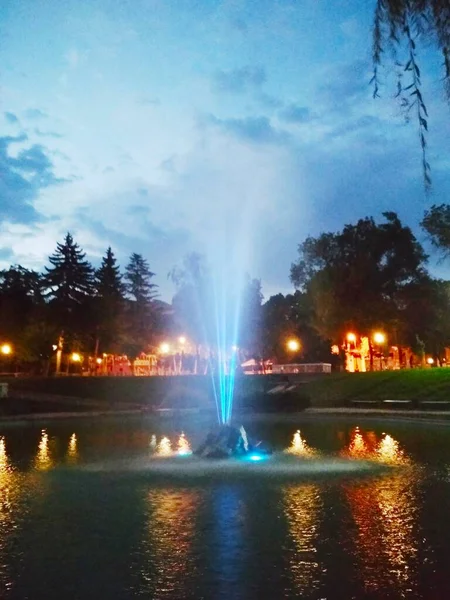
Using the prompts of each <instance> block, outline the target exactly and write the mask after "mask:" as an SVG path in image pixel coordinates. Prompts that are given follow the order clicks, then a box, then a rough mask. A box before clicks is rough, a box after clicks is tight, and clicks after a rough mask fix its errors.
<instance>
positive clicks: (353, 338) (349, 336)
mask: <svg viewBox="0 0 450 600" xmlns="http://www.w3.org/2000/svg"><path fill="white" fill-rule="evenodd" d="M347 341H348V342H352V343H353V344H354V343H355V342H356V335H355V334H354V333H347Z"/></svg>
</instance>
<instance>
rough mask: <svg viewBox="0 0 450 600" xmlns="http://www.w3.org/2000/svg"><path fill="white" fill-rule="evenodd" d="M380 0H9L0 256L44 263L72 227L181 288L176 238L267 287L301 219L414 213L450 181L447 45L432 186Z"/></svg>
mask: <svg viewBox="0 0 450 600" xmlns="http://www.w3.org/2000/svg"><path fill="white" fill-rule="evenodd" d="M373 4H374V2H372V1H367V2H361V1H360V0H345V1H344V0H333V2H330V1H329V0H277V1H275V0H120V1H119V0H65V1H64V2H57V1H56V0H3V1H2V3H1V5H0V57H1V71H0V86H1V87H0V111H1V114H0V267H5V266H8V265H9V264H11V263H21V264H23V265H24V266H28V267H32V268H37V269H40V268H42V267H43V266H44V265H45V264H46V259H47V256H48V255H49V254H50V253H51V252H52V251H53V249H54V247H55V243H56V241H57V240H61V239H62V237H63V236H64V234H65V232H66V231H68V230H70V231H71V232H72V233H73V235H74V236H75V238H76V240H77V241H78V242H79V243H80V244H81V245H82V247H83V248H84V250H85V251H86V252H87V254H88V256H89V258H90V259H91V260H92V262H93V263H94V264H98V263H99V261H100V259H101V256H102V255H103V254H104V251H105V249H106V247H107V246H108V245H111V246H112V248H113V249H114V251H115V252H116V254H117V256H118V258H119V260H120V262H121V264H122V265H123V264H124V263H125V262H126V260H127V257H128V256H129V254H130V253H131V252H133V251H135V252H140V253H142V254H144V255H145V257H146V258H147V259H148V261H149V263H150V266H151V268H152V270H153V271H155V272H156V274H157V277H156V282H157V283H158V284H159V286H160V289H161V296H162V298H163V299H166V300H170V297H171V295H172V293H173V288H172V286H171V283H170V282H169V281H168V279H167V273H168V272H169V271H170V270H171V269H172V268H173V267H174V266H175V265H176V264H180V263H181V261H182V258H183V256H184V255H185V254H187V253H189V252H193V251H199V252H205V253H206V254H207V255H208V256H210V257H212V261H213V262H214V256H216V257H220V260H223V249H224V248H226V249H227V253H228V251H229V249H230V248H232V249H233V251H234V257H235V259H237V260H242V264H244V265H245V268H246V270H248V271H249V272H250V274H251V275H252V276H253V277H258V278H261V280H262V283H263V291H264V294H265V296H266V298H267V297H268V296H270V295H271V294H273V293H276V292H278V291H281V292H284V293H285V292H288V291H290V290H291V286H290V283H289V268H290V264H291V262H292V261H293V260H295V258H296V252H297V245H298V243H299V242H301V241H302V240H303V239H304V238H305V237H306V236H307V235H317V234H318V233H320V232H322V231H324V230H336V229H338V228H341V227H342V226H343V225H344V224H345V223H348V222H353V221H355V220H356V219H357V218H358V217H363V216H366V215H373V216H375V217H379V216H380V215H381V213H382V212H383V211H385V210H395V211H397V212H398V213H399V216H400V217H401V218H402V220H404V221H405V222H406V223H407V224H409V225H411V226H414V227H415V228H417V223H418V222H419V221H420V218H421V216H422V215H423V212H424V210H425V209H426V208H427V207H429V206H430V205H431V204H432V203H440V202H445V201H448V200H449V196H448V190H449V185H450V175H449V166H450V145H449V143H448V139H450V135H449V134H450V126H449V124H450V120H449V116H450V115H449V112H448V111H449V109H448V106H447V105H446V104H445V102H444V100H443V92H442V82H441V81H440V78H441V74H440V72H439V68H438V66H439V57H438V56H434V55H433V53H432V52H430V51H429V50H425V51H424V52H425V53H424V54H423V56H422V59H423V65H424V66H425V67H426V69H425V71H426V75H425V77H424V84H425V85H424V87H425V97H426V101H427V104H428V108H429V112H430V122H429V129H430V133H429V159H430V162H431V165H432V178H433V191H432V195H431V196H430V197H428V198H427V197H425V195H424V188H423V182H422V173H421V164H420V161H421V154H420V147H419V144H418V132H417V128H416V124H415V122H414V120H412V121H411V123H409V124H406V123H405V120H404V118H403V116H402V115H401V112H400V109H399V106H398V103H397V102H396V101H395V100H394V98H393V91H394V88H393V86H392V85H389V82H390V77H391V75H392V73H391V72H390V71H392V66H391V65H388V69H387V70H386V71H385V72H384V73H383V77H384V78H385V80H386V84H387V87H386V88H385V89H382V90H381V91H382V95H383V98H382V99H378V100H373V99H372V90H371V88H370V85H369V81H370V78H371V61H370V57H371V24H372V20H373ZM417 232H418V235H419V239H421V241H423V239H422V238H423V234H422V233H421V232H420V231H419V230H418V229H417ZM218 249H219V250H222V252H220V251H218ZM218 264H219V263H218ZM441 271H442V267H441ZM436 272H437V273H439V272H440V271H439V268H438V269H437V271H436Z"/></svg>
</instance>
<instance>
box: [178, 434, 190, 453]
mask: <svg viewBox="0 0 450 600" xmlns="http://www.w3.org/2000/svg"><path fill="white" fill-rule="evenodd" d="M178 454H180V455H186V454H192V450H191V445H190V444H189V440H188V439H187V437H186V436H185V435H184V433H183V432H181V435H180V437H179V438H178Z"/></svg>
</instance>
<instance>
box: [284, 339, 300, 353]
mask: <svg viewBox="0 0 450 600" xmlns="http://www.w3.org/2000/svg"><path fill="white" fill-rule="evenodd" d="M286 346H287V349H288V350H289V351H290V352H298V351H299V350H300V342H299V341H298V340H296V339H291V340H288V342H287V344H286Z"/></svg>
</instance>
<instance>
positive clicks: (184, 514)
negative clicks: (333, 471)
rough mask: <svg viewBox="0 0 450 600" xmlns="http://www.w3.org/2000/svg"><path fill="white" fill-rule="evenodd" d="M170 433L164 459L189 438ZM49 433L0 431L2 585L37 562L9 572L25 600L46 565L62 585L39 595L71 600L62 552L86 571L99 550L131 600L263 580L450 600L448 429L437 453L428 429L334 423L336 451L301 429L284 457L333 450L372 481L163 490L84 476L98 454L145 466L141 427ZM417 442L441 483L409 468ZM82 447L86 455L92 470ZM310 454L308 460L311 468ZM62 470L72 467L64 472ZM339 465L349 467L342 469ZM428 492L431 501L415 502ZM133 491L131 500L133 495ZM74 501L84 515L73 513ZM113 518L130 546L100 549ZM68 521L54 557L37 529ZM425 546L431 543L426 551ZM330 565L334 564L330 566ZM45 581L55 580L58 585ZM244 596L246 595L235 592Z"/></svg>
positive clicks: (298, 589) (315, 593)
mask: <svg viewBox="0 0 450 600" xmlns="http://www.w3.org/2000/svg"><path fill="white" fill-rule="evenodd" d="M180 430H181V427H180V428H178V429H176V430H175V431H171V430H170V428H169V427H168V428H167V431H165V432H162V431H159V430H158V435H157V440H158V442H160V443H161V440H162V439H163V438H164V437H166V438H167V439H168V440H169V441H170V440H171V448H170V451H171V452H173V453H174V454H175V453H176V452H177V451H178V450H180V449H183V448H184V449H186V447H187V446H186V443H187V441H188V439H195V438H194V437H193V438H191V431H190V430H189V429H188V431H187V433H188V437H185V436H183V437H181V436H180ZM340 430H343V431H342V435H340ZM48 431H49V432H50V434H49V433H48V432H47V430H43V431H37V432H36V430H35V429H34V431H33V432H32V435H29V432H28V431H26V432H25V434H26V435H24V434H23V433H22V434H20V435H19V433H20V432H19V430H18V429H17V430H16V432H13V431H12V430H11V431H9V432H8V431H7V432H6V433H5V435H4V437H0V587H1V586H2V587H1V589H2V590H7V589H8V586H9V585H10V584H11V582H13V583H14V582H15V585H16V587H17V573H18V572H21V569H22V566H23V565H25V567H26V566H27V564H33V565H36V564H38V565H39V569H37V567H33V568H29V569H28V571H27V570H26V568H25V567H24V569H25V570H24V572H25V573H27V572H28V573H30V575H29V580H27V579H26V577H28V576H27V575H26V576H22V575H21V576H20V577H25V579H24V580H23V579H22V580H21V581H22V584H21V585H23V586H24V587H23V590H24V591H23V594H22V597H30V598H34V596H33V589H34V587H33V586H34V585H35V583H36V578H42V581H41V583H40V586H39V587H40V589H45V581H46V577H47V576H46V573H45V572H44V571H45V569H59V570H60V571H61V578H60V579H61V582H62V583H61V586H62V587H61V590H59V591H58V588H55V592H54V595H53V596H51V598H53V597H55V598H56V597H58V593H59V597H69V596H70V594H69V596H67V593H66V594H65V593H64V590H65V591H66V592H67V590H69V592H71V593H72V592H74V590H77V589H78V588H77V585H78V583H77V581H76V580H75V579H73V580H72V579H71V577H74V576H73V573H72V571H71V568H70V565H68V563H67V562H66V556H65V554H64V548H68V549H69V550H68V554H69V556H70V557H71V560H72V561H77V560H79V561H80V562H81V563H82V560H83V559H82V558H79V559H78V558H77V557H78V556H79V552H81V551H86V549H89V552H90V553H91V554H92V562H93V564H94V563H95V561H96V556H97V553H102V556H103V557H104V554H105V553H107V554H109V556H107V558H106V560H104V563H106V564H109V562H110V563H111V565H112V566H111V572H110V573H108V574H107V575H106V576H107V577H108V578H112V579H111V580H112V581H115V578H116V577H118V576H117V573H116V572H115V569H116V565H121V566H122V567H121V568H123V569H124V572H125V573H128V576H129V578H130V580H131V579H132V580H133V583H130V582H129V581H128V582H127V585H128V587H127V590H128V591H129V590H130V589H132V590H133V593H134V594H135V596H138V597H143V598H153V599H155V600H158V599H159V598H164V599H166V598H167V599H170V600H182V599H184V598H186V599H187V598H196V597H204V598H214V597H217V598H228V597H230V598H231V597H233V598H235V597H236V598H237V597H246V598H247V597H248V598H261V597H265V596H264V590H265V588H264V585H267V582H269V580H275V581H277V582H283V585H284V586H285V587H284V588H283V590H281V589H280V592H279V593H275V594H274V595H272V597H274V598H275V597H276V598H280V599H281V598H282V599H283V600H286V599H287V598H299V597H304V598H309V597H312V598H320V597H325V596H327V597H329V598H331V597H333V596H332V595H330V594H328V595H327V594H325V591H329V590H334V589H335V590H340V591H339V592H337V594H338V597H349V598H350V597H364V596H365V595H366V596H370V597H374V598H385V597H392V598H401V597H412V598H428V597H436V598H438V597H439V598H445V597H450V576H447V571H446V569H447V567H446V566H445V565H446V564H447V563H448V558H449V556H450V542H449V539H450V526H449V525H447V514H448V511H449V510H450V481H448V478H447V468H448V464H449V460H448V459H449V458H450V451H449V452H448V456H447V455H445V452H446V450H445V449H446V448H447V447H450V430H449V431H448V432H447V433H445V432H443V433H442V438H441V444H440V445H439V446H437V445H435V438H434V434H433V432H432V431H428V432H427V431H426V430H424V431H423V432H422V433H421V434H420V437H419V436H418V435H417V433H416V432H414V430H412V431H411V432H410V434H409V438H408V435H407V434H405V433H404V430H402V429H401V428H398V429H397V430H395V429H391V428H389V430H386V431H385V433H383V432H382V429H381V428H378V429H377V430H376V431H372V430H368V431H366V430H365V429H363V428H361V429H354V428H349V427H343V426H342V425H337V426H335V427H334V429H332V432H333V436H334V437H333V443H334V447H331V449H330V446H332V444H330V446H328V447H327V446H326V444H325V442H323V440H322V438H321V434H322V432H323V429H322V430H321V429H319V428H317V429H314V426H309V428H308V427H307V426H305V427H302V434H301V435H300V432H298V433H299V435H298V436H296V437H294V443H293V445H292V447H293V448H294V449H297V450H298V451H299V452H298V453H297V454H298V458H297V457H284V459H285V460H293V461H295V462H299V463H301V462H302V456H306V457H308V450H312V448H311V447H310V446H309V445H307V444H306V441H305V440H307V441H308V442H309V441H310V440H311V442H312V443H313V445H314V451H316V449H317V452H318V453H320V455H322V456H325V457H326V456H327V455H328V454H329V453H330V452H331V450H332V451H333V452H334V454H335V455H340V456H345V457H347V458H349V459H351V460H352V461H354V460H355V459H362V460H364V461H374V462H377V463H380V462H381V463H383V464H384V465H387V467H388V468H386V469H384V468H382V469H381V471H382V474H381V475H380V469H378V470H373V474H370V471H369V472H368V473H367V472H366V475H365V476H359V474H358V471H357V470H356V469H355V471H354V473H353V474H351V475H350V474H348V475H347V476H346V477H345V478H339V477H335V478H333V477H332V476H328V475H324V476H323V477H321V478H316V479H314V481H308V480H304V481H299V480H296V481H295V482H293V481H291V480H289V481H290V482H289V483H287V482H286V480H282V481H279V480H275V479H274V480H271V478H270V477H266V478H265V479H264V480H262V481H260V482H259V483H258V482H256V483H254V482H251V481H249V480H248V479H246V478H245V476H244V477H243V478H242V480H241V481H240V483H239V484H236V485H235V484H233V485H229V482H227V480H226V477H227V476H226V474H224V478H223V479H220V478H219V479H216V480H215V481H214V482H209V481H208V480H203V481H201V482H200V484H199V483H198V482H193V481H192V480H190V481H189V483H185V481H184V480H183V481H182V482H181V483H179V485H180V486H182V487H174V486H173V482H172V483H170V482H169V481H165V480H163V481H161V480H159V483H158V485H156V484H155V483H154V480H153V479H152V477H151V476H150V475H148V476H147V475H145V473H144V475H143V474H142V472H141V473H140V474H134V473H131V472H130V473H129V474H125V475H124V474H122V475H121V477H122V479H121V477H116V475H115V473H114V472H112V473H106V474H102V473H97V474H96V473H93V472H88V471H87V470H85V467H86V466H88V465H89V464H92V460H94V461H95V460H102V459H103V457H105V458H107V457H108V456H109V454H110V453H111V455H112V456H114V457H120V456H121V453H123V454H124V456H128V455H127V452H129V453H130V454H129V456H131V457H134V456H136V455H139V456H140V457H142V461H145V460H151V456H150V452H149V443H150V440H151V437H150V436H151V430H149V429H147V430H145V431H144V430H143V429H142V428H141V429H139V430H138V431H137V432H135V431H133V430H131V432H130V430H129V429H128V430H127V429H126V427H125V426H124V427H123V430H122V431H120V432H119V434H118V433H117V432H114V434H113V435H108V432H107V431H105V430H100V431H98V432H96V430H95V428H91V429H89V435H86V434H83V433H82V432H81V430H80V431H78V429H77V430H76V431H77V432H76V433H72V431H71V430H67V429H66V430H65V431H64V432H62V433H61V432H59V430H58V427H57V426H53V427H51V428H50V426H49V430H48ZM294 431H295V429H294V428H293V427H292V428H291V429H290V430H289V431H284V432H283V436H281V435H280V437H279V439H280V440H284V442H280V444H279V448H280V450H281V449H282V443H283V444H284V445H286V441H285V440H286V439H289V437H291V436H292V435H293V434H294ZM304 431H305V433H304ZM328 431H329V430H328ZM21 436H22V437H21ZM330 437H331V435H330ZM418 439H420V447H419V444H418V443H417V440H418ZM268 440H269V441H270V438H269V436H268ZM81 441H82V444H81ZM155 441H156V437H155ZM321 441H322V442H323V443H321ZM444 442H445V443H444ZM25 444H27V445H26V449H24V446H25ZM424 444H427V445H428V446H427V447H428V451H429V453H431V452H434V453H435V460H436V464H439V469H440V470H439V469H438V468H437V467H436V471H437V472H439V473H444V474H445V476H439V478H438V476H437V475H436V476H435V475H434V472H433V469H430V468H428V466H425V467H423V468H419V467H418V466H417V465H418V464H419V463H420V456H421V453H422V454H424V450H423V446H424ZM80 445H81V446H82V453H81V455H80V453H79V451H80ZM99 448H100V449H101V452H100V453H99V452H98V449H99ZM172 449H173V450H172ZM155 450H156V448H155ZM92 451H94V452H93V454H91V456H94V459H91V462H90V459H89V456H90V454H89V453H90V452H92ZM113 451H114V454H112V452H113ZM305 451H306V452H305ZM133 452H134V454H133ZM294 454H295V452H294ZM320 455H319V454H318V455H317V458H318V460H319V461H320V460H321V459H320ZM418 456H419V458H418ZM99 457H100V458H99ZM171 460H172V459H171ZM174 460H178V459H177V458H176V457H175V458H174ZM184 460H189V459H183V458H180V459H179V461H180V464H184V462H183V461H184ZM439 461H440V462H439ZM156 462H162V461H159V460H156ZM67 463H71V464H70V468H68V466H67ZM303 464H305V465H311V462H310V461H309V460H308V461H303ZM351 464H352V465H355V467H356V468H357V467H358V465H357V464H355V463H354V462H352V463H351ZM30 466H32V467H33V468H31V469H30ZM68 482H70V486H71V487H70V486H67V483H68ZM253 485H255V488H253V487H252V486H253ZM109 486H111V487H109ZM424 486H425V487H426V486H428V487H426V489H427V491H429V492H430V494H424V493H423V488H424ZM122 487H123V490H128V492H130V490H131V489H133V490H136V494H135V495H132V494H128V495H127V494H126V493H125V491H123V490H122ZM112 488H114V490H113V491H111V490H112ZM69 489H70V493H69V492H68V491H67V490H69ZM245 490H247V491H245ZM43 491H45V494H44V493H43ZM431 495H433V502H432V503H431V504H429V505H427V504H426V503H427V502H429V496H431ZM137 496H138V497H139V498H140V500H141V502H135V501H134V498H135V497H137ZM113 497H114V499H115V500H114V502H112V498H113ZM130 498H132V499H133V500H132V501H131V502H130ZM447 498H448V500H447ZM99 499H101V501H100V500H99ZM110 499H111V502H110ZM80 500H82V501H83V503H82V504H81V506H83V507H84V508H83V515H81V514H78V511H79V510H80V509H79V506H80V505H79V504H78V502H79V501H80ZM47 502H48V505H47ZM93 503H94V504H95V510H93V511H92V515H97V522H91V521H93V519H94V516H91V515H90V511H89V506H91V505H92V504H93ZM429 506H432V507H433V508H432V510H430V509H429ZM50 507H51V508H50ZM143 507H144V508H143ZM115 511H121V512H120V515H119V516H120V519H122V522H125V523H126V525H127V524H128V523H127V519H129V520H130V529H131V528H132V526H133V524H134V525H135V526H136V532H137V535H136V537H135V538H133V545H132V547H131V545H130V546H126V547H124V548H122V544H121V541H120V539H117V544H111V547H109V546H107V547H105V546H104V545H102V543H101V540H102V539H103V538H102V537H101V536H100V537H98V538H96V537H95V535H96V534H95V531H97V535H99V534H98V532H99V531H100V532H102V535H105V531H106V532H108V535H110V536H111V539H114V536H115V535H116V534H117V532H116V531H115V525H116V515H117V514H118V513H117V512H115ZM55 514H56V516H57V517H58V518H57V519H56V518H55ZM67 514H70V515H71V517H70V518H71V527H65V528H64V529H63V530H62V531H61V542H60V543H59V546H58V547H59V548H62V549H63V551H62V553H60V554H59V553H55V554H52V550H51V548H52V542H50V541H47V537H48V531H53V532H54V534H57V533H58V531H59V527H58V526H57V525H54V524H55V523H61V524H64V523H66V520H65V519H66V515H67ZM99 514H100V515H103V514H104V515H105V517H107V523H108V527H106V526H105V528H104V529H102V528H99V527H98V521H100V523H101V522H102V521H101V517H100V519H99ZM137 517H139V518H137ZM78 519H80V522H83V523H84V527H85V528H84V529H83V531H84V532H85V533H84V537H83V540H82V543H80V542H79V541H78V542H77V541H76V531H77V527H78ZM120 519H118V520H120ZM105 522H106V521H105ZM24 523H26V528H25V526H23V525H24ZM136 523H137V524H138V525H136ZM143 523H144V525H143ZM25 529H26V530H27V531H31V530H32V531H33V535H32V540H34V543H35V546H33V545H29V544H27V543H26V540H27V539H29V538H27V537H26V536H22V532H23V531H24V530H25ZM27 535H28V534H27ZM53 537H55V535H53ZM38 540H39V542H38ZM333 540H334V541H333ZM430 540H434V543H435V546H436V548H437V550H436V549H433V547H432V543H433V542H430ZM41 543H42V544H43V546H40V545H39V544H41ZM77 543H78V544H79V546H78V545H77ZM430 545H431V546H430ZM43 548H44V550H45V551H44V555H45V556H50V557H53V558H52V561H51V564H48V565H47V564H44V562H45V561H44V560H39V559H38V558H36V556H38V557H39V556H41V555H42V554H43V552H42V549H43ZM121 553H122V554H121ZM424 557H432V561H431V560H430V562H429V563H428V564H429V566H426V565H425V563H424V560H425V559H424ZM109 559H110V560H109ZM100 562H101V561H100ZM431 563H432V564H431ZM77 564H78V563H77ZM341 564H344V565H345V566H343V567H342V568H341ZM261 565H264V566H263V567H261ZM331 567H334V568H331ZM41 568H42V571H41V570H40V569H41ZM80 569H81V568H80ZM271 569H273V572H271ZM426 569H428V571H426ZM262 571H263V572H262ZM425 571H426V574H425V575H424V573H425ZM103 575H104V576H105V574H103ZM106 576H105V577H106ZM272 576H273V577H272ZM90 577H93V578H94V579H93V581H92V585H93V589H94V588H95V584H96V582H95V569H93V570H92V572H91V574H90ZM424 577H427V578H428V579H426V580H425V584H424V583H423V582H421V578H424ZM124 579H125V577H124ZM23 581H25V583H23ZM99 581H100V578H99ZM205 581H206V582H207V583H204V582H205ZM350 581H351V582H352V583H351V585H350V583H348V582H350ZM436 581H437V583H436ZM54 582H55V585H58V578H55V579H54ZM199 582H200V583H199ZM264 582H265V583H264ZM430 582H431V583H430ZM433 582H434V583H433ZM98 585H99V584H98ZM277 585H278V584H277ZM427 585H429V586H432V585H434V586H435V587H434V588H433V594H434V595H432V596H427V592H426V591H425V592H424V591H423V590H424V589H425V590H427V589H428V588H427ZM64 586H66V587H64ZM199 586H200V587H199ZM205 586H206V587H205ZM207 586H211V587H210V588H208V587H207ZM352 586H353V587H352ZM421 586H422V587H421ZM200 588H201V594H199V593H198V592H199V589H200ZM430 589H431V588H430ZM436 590H438V592H439V593H438V592H436ZM215 591H218V593H217V594H216V593H215ZM272 591H273V590H272ZM244 592H245V593H246V594H247V593H248V595H247V596H245V595H243V593H244ZM253 592H254V595H252V594H253ZM435 592H436V593H435ZM447 592H448V593H447ZM21 593H22V592H21ZM27 594H28V596H27ZM239 594H241V595H240V596H239ZM339 594H340V595H339ZM355 594H356V595H355ZM100 595H101V594H100ZM135 596H133V597H135ZM3 597H5V598H8V596H7V594H6V592H5V593H4V594H2V592H0V598H2V600H3ZM16 597H20V596H14V598H16ZM98 597H100V596H98ZM125 597H128V596H127V595H126V593H124V588H123V587H122V588H121V587H120V585H119V586H118V588H117V595H116V596H114V598H112V597H111V600H122V599H123V598H125ZM38 600H40V597H39V598H38Z"/></svg>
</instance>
